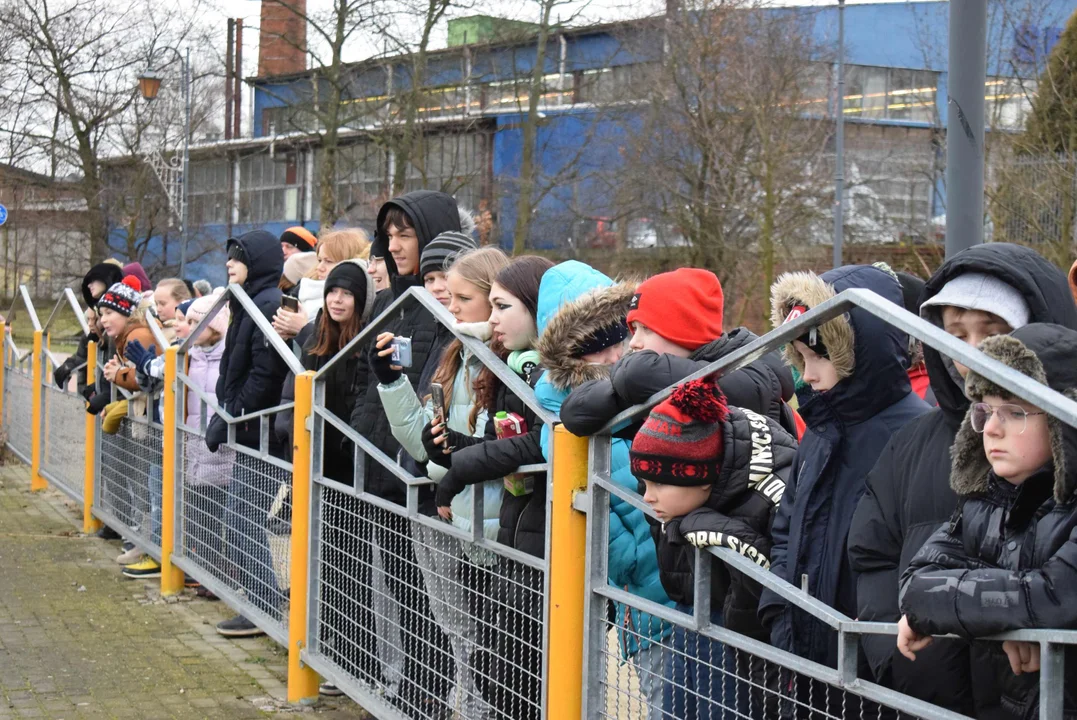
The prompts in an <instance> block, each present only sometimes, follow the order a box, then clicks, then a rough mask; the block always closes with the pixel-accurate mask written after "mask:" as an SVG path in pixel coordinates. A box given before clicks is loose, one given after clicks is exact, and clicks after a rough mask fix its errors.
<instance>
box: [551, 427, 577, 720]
mask: <svg viewBox="0 0 1077 720" xmlns="http://www.w3.org/2000/svg"><path fill="white" fill-rule="evenodd" d="M552 484H553V491H552V494H553V498H552V501H551V510H550V511H551V513H552V515H551V517H550V532H551V535H550V600H549V602H550V615H549V617H550V627H549V638H550V639H549V644H548V648H549V661H548V662H547V668H548V673H549V677H548V683H547V687H546V708H547V710H546V717H550V718H578V717H580V713H581V709H582V704H583V611H584V604H585V600H586V582H585V581H586V577H587V573H586V560H585V555H586V551H587V516H586V515H584V514H583V513H581V512H577V511H576V510H573V509H572V498H573V497H574V496H575V494H576V492H577V491H579V490H582V489H584V488H586V487H587V438H581V437H576V436H575V435H573V434H572V433H570V432H569V431H568V430H566V429H565V428H564V426H562V425H556V426H554V429H553V480H552Z"/></svg>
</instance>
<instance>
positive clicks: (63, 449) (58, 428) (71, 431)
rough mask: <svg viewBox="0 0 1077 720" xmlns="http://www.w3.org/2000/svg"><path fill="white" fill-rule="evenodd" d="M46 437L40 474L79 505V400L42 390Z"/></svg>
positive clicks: (82, 410) (82, 431)
mask: <svg viewBox="0 0 1077 720" xmlns="http://www.w3.org/2000/svg"><path fill="white" fill-rule="evenodd" d="M44 391H45V392H44V406H43V407H44V413H45V437H44V438H42V446H41V474H42V475H43V476H44V477H45V479H46V480H48V481H49V482H50V483H52V484H53V485H55V486H56V487H57V488H58V489H60V490H62V491H63V492H64V493H66V494H67V495H69V496H70V497H72V498H74V499H75V500H77V501H78V502H82V497H83V492H82V483H83V479H84V475H85V461H86V448H85V446H84V444H83V441H84V438H85V437H86V403H85V401H84V400H83V399H82V397H81V396H79V395H76V394H74V393H69V392H65V391H63V390H60V389H59V388H57V387H54V386H52V385H51V384H48V385H45V388H44Z"/></svg>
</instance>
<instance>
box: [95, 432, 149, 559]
mask: <svg viewBox="0 0 1077 720" xmlns="http://www.w3.org/2000/svg"><path fill="white" fill-rule="evenodd" d="M99 444H100V448H101V457H100V463H101V464H100V472H99V474H98V487H97V491H96V494H95V497H94V502H95V508H94V509H95V511H99V512H100V513H101V514H102V516H103V517H104V519H106V520H111V521H112V522H110V524H112V525H118V526H119V527H115V529H116V530H118V531H119V532H121V533H122V534H123V535H124V536H125V537H126V538H127V539H128V540H131V541H132V542H134V543H135V544H136V545H138V546H139V547H140V548H142V549H143V550H145V551H147V552H149V553H150V554H151V555H156V556H159V555H160V554H161V449H162V448H161V428H160V427H159V426H155V425H152V424H149V423H147V422H146V419H145V418H141V419H138V420H136V419H132V418H130V417H125V418H123V419H122V420H121V421H120V427H119V430H118V431H117V432H116V433H115V434H109V433H104V432H102V433H101V440H100V443H99Z"/></svg>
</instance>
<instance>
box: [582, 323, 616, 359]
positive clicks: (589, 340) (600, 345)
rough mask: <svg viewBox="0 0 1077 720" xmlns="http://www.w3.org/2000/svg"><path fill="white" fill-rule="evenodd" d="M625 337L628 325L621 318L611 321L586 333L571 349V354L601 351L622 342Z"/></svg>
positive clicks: (587, 353)
mask: <svg viewBox="0 0 1077 720" xmlns="http://www.w3.org/2000/svg"><path fill="white" fill-rule="evenodd" d="M627 337H628V325H627V324H626V323H625V322H624V321H623V320H621V321H618V322H614V323H611V324H609V325H607V326H606V327H603V328H599V329H598V330H595V331H594V332H593V333H591V334H590V335H588V336H587V337H586V338H585V339H584V340H583V341H582V342H581V343H580V344H579V345H577V346H576V347H575V348H574V349H573V351H572V356H573V357H583V356H584V355H590V354H591V353H597V352H602V351H603V350H605V349H606V348H608V347H613V346H614V345H616V344H618V343H623V342H624V341H625V338H627Z"/></svg>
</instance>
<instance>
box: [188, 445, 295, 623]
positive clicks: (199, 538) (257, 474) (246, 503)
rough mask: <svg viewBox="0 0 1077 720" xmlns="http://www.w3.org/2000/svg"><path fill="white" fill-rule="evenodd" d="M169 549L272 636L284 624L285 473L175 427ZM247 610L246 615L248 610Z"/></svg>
mask: <svg viewBox="0 0 1077 720" xmlns="http://www.w3.org/2000/svg"><path fill="white" fill-rule="evenodd" d="M179 435H180V439H181V442H180V446H179V447H180V453H181V466H182V467H181V469H180V470H179V471H178V473H177V477H176V481H177V494H178V497H179V499H180V506H179V516H178V517H179V521H178V523H177V528H178V530H179V532H180V537H179V539H178V540H177V543H176V552H177V553H179V554H180V555H181V556H182V557H183V558H184V559H185V560H186V561H187V562H186V563H185V566H186V567H188V568H189V572H190V574H191V575H192V576H194V578H195V579H196V580H199V581H201V582H212V583H213V584H214V588H215V592H216V590H217V589H220V590H221V592H218V594H219V595H220V596H221V598H222V599H223V600H225V601H226V602H228V603H229V604H230V605H231V606H232V607H234V608H235V609H237V610H238V611H239V612H244V613H246V614H248V616H249V617H250V619H251V620H252V621H254V622H255V623H257V624H259V625H264V624H266V623H270V624H272V625H273V626H275V628H266V627H263V629H265V630H267V631H270V630H276V633H277V634H278V635H279V634H280V632H284V631H285V630H286V628H287V625H288V615H287V604H286V601H287V597H288V586H289V572H290V570H289V564H290V559H291V547H290V544H291V529H292V522H291V517H292V513H291V498H290V495H289V494H288V489H289V488H290V483H291V472H289V471H288V470H286V469H284V468H282V467H280V466H278V465H274V464H273V463H270V462H267V461H266V460H262V459H259V458H256V457H252V456H250V455H247V454H245V453H243V452H240V451H237V450H235V449H233V448H231V447H228V446H222V447H220V448H218V450H217V452H215V453H213V452H210V450H209V448H208V447H206V442H205V438H204V437H203V436H202V435H201V434H200V433H198V432H196V431H193V430H191V429H189V428H186V427H184V428H181V429H180V430H179ZM252 610H253V611H254V612H250V611H252Z"/></svg>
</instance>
